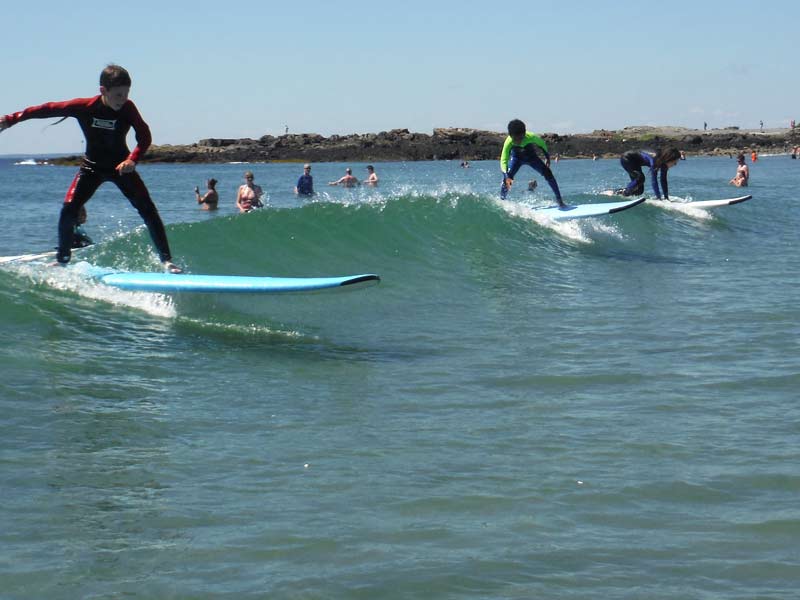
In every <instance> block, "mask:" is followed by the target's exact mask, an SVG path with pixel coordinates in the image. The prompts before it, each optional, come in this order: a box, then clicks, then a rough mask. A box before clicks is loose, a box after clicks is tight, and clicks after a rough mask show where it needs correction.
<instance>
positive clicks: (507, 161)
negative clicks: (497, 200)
mask: <svg viewBox="0 0 800 600" xmlns="http://www.w3.org/2000/svg"><path fill="white" fill-rule="evenodd" d="M537 147H538V148H539V149H540V150H541V151H542V153H543V154H544V158H545V159H544V161H542V159H541V158H539V155H538V154H537V153H536V148H537ZM522 165H530V166H531V167H532V168H533V170H534V171H536V172H537V173H539V174H540V175H541V176H542V177H544V179H545V181H547V183H548V184H550V188H551V189H552V190H553V193H554V194H555V196H556V202H558V205H559V206H560V207H562V208H563V207H564V206H566V204H564V201H563V200H562V199H561V192H560V191H559V189H558V183H557V182H556V178H555V176H554V175H553V172H552V171H551V170H550V154H549V153H548V152H547V143H546V142H545V141H544V140H543V139H542V138H540V137H539V136H538V135H534V134H533V133H529V132H528V131H527V128H526V127H525V123H523V122H522V121H520V120H519V119H513V120H512V121H509V123H508V137H507V138H506V141H505V143H504V144H503V152H502V153H501V154H500V170H501V171H502V172H503V184H502V185H501V186H500V197H501V198H503V199H505V197H506V195H507V194H508V190H509V189H511V186H512V185H513V184H514V175H516V174H517V171H519V169H520V167H521V166H522Z"/></svg>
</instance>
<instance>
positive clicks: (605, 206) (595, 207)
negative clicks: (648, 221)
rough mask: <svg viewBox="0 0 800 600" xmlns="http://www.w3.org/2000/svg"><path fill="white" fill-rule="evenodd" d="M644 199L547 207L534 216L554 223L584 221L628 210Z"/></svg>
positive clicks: (538, 209) (540, 209)
mask: <svg viewBox="0 0 800 600" xmlns="http://www.w3.org/2000/svg"><path fill="white" fill-rule="evenodd" d="M645 200H646V198H638V199H635V200H626V201H624V202H598V203H596V204H568V205H567V206H565V207H564V208H561V207H559V206H558V205H556V206H548V207H547V208H537V209H535V212H536V214H538V215H545V216H546V217H548V218H549V219H553V220H554V221H565V220H567V219H586V218H588V217H600V216H603V215H613V214H614V213H618V212H622V211H623V210H628V209H629V208H633V207H634V206H637V205H639V204H641V203H642V202H644V201H645Z"/></svg>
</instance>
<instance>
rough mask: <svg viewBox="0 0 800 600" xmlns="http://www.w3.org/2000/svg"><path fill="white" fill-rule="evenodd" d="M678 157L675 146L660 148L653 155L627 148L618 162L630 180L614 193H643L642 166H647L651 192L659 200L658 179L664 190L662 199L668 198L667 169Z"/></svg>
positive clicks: (675, 163) (624, 194) (627, 194)
mask: <svg viewBox="0 0 800 600" xmlns="http://www.w3.org/2000/svg"><path fill="white" fill-rule="evenodd" d="M680 159H681V152H680V150H678V149H677V148H666V149H662V150H659V151H658V152H656V153H655V155H653V154H650V153H649V152H645V151H643V150H629V151H628V152H626V153H625V154H623V155H622V156H621V157H620V159H619V162H620V164H621V165H622V168H623V169H625V171H626V172H627V173H628V175H630V178H631V181H630V183H628V185H627V187H625V188H623V189H620V190H616V191H615V192H614V193H615V194H622V195H623V196H640V195H641V194H643V193H644V179H645V177H644V172H643V171H642V168H643V167H649V168H650V179H651V183H652V185H653V193H654V194H655V195H656V198H657V199H659V200H661V190H660V189H659V188H658V183H659V180H660V181H661V187H662V188H663V190H664V200H669V187H668V185H667V171H669V169H671V168H672V167H674V166H675V165H677V164H678V161H679V160H680ZM657 175H658V176H657Z"/></svg>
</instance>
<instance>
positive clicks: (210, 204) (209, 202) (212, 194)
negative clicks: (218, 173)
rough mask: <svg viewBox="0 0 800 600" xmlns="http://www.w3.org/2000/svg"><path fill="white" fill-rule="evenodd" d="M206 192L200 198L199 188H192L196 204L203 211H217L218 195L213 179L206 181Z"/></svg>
mask: <svg viewBox="0 0 800 600" xmlns="http://www.w3.org/2000/svg"><path fill="white" fill-rule="evenodd" d="M206 188H207V191H206V193H205V194H203V195H202V196H201V195H200V188H199V187H195V188H194V195H195V198H196V199H197V203H198V204H199V205H200V208H202V209H203V210H217V206H218V205H219V194H218V193H217V180H216V179H214V178H213V177H212V178H211V179H209V180H208V181H206Z"/></svg>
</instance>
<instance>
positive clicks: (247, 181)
mask: <svg viewBox="0 0 800 600" xmlns="http://www.w3.org/2000/svg"><path fill="white" fill-rule="evenodd" d="M254 179H255V178H254V175H253V172H252V171H245V173H244V183H243V184H242V185H240V186H239V191H238V192H237V193H236V206H238V207H239V212H243V213H246V212H250V211H251V210H253V209H254V208H261V207H263V206H264V204H263V203H262V202H261V197H262V196H263V195H264V190H262V189H261V186H260V185H256V184H255V183H254Z"/></svg>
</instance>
